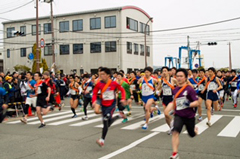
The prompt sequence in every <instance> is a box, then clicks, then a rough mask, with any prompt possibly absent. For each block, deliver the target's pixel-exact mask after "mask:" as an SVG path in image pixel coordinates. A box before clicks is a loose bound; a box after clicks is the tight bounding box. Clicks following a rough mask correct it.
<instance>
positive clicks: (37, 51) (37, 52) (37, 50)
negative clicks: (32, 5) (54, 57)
mask: <svg viewBox="0 0 240 159" xmlns="http://www.w3.org/2000/svg"><path fill="white" fill-rule="evenodd" d="M36 45H37V49H36V55H37V59H36V60H37V61H36V63H37V72H39V71H40V68H39V61H40V60H39V43H38V0H36Z"/></svg>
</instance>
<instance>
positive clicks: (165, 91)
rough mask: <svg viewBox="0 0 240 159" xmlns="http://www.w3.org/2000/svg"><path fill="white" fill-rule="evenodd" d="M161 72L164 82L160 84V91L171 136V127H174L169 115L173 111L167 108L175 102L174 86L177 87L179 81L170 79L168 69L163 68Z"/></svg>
mask: <svg viewBox="0 0 240 159" xmlns="http://www.w3.org/2000/svg"><path fill="white" fill-rule="evenodd" d="M161 72H162V80H161V82H160V83H159V86H158V90H161V97H162V105H163V111H164V115H165V120H166V123H167V124H168V126H169V127H170V130H169V132H168V134H169V135H170V134H171V127H172V126H171V121H172V117H171V115H170V114H169V113H170V111H172V110H169V109H167V110H166V108H167V106H168V104H169V103H171V102H172V101H173V94H172V91H173V90H174V89H175V87H174V85H177V80H176V79H175V78H173V77H170V74H169V68H168V67H162V69H161Z"/></svg>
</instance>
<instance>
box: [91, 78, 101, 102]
mask: <svg viewBox="0 0 240 159" xmlns="http://www.w3.org/2000/svg"><path fill="white" fill-rule="evenodd" d="M99 84H100V83H98V84H96V85H95V87H94V89H93V95H92V102H93V103H94V102H95V101H96V100H97V94H98V91H99Z"/></svg>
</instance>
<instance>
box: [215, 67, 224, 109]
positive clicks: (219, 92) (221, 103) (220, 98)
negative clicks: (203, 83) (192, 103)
mask: <svg viewBox="0 0 240 159" xmlns="http://www.w3.org/2000/svg"><path fill="white" fill-rule="evenodd" d="M217 77H218V79H219V81H220V83H221V85H222V89H221V90H219V91H218V98H219V104H220V109H219V111H221V110H222V108H223V96H224V89H223V86H224V77H223V76H222V72H221V71H220V70H218V71H217Z"/></svg>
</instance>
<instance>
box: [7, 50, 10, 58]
mask: <svg viewBox="0 0 240 159" xmlns="http://www.w3.org/2000/svg"><path fill="white" fill-rule="evenodd" d="M7 58H10V49H7Z"/></svg>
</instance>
